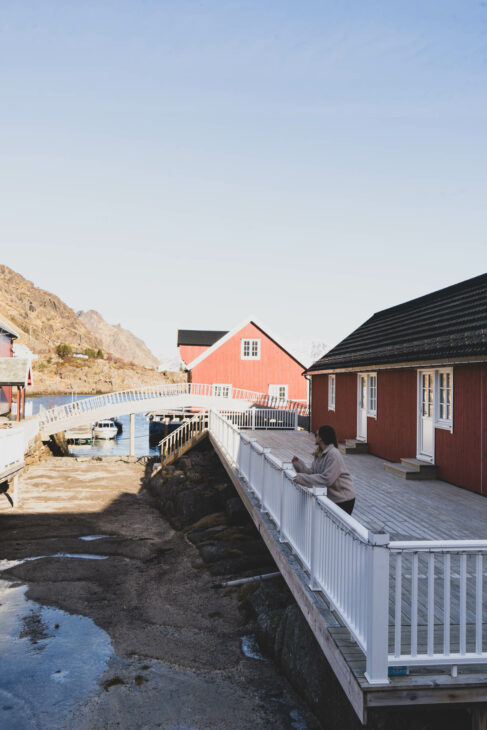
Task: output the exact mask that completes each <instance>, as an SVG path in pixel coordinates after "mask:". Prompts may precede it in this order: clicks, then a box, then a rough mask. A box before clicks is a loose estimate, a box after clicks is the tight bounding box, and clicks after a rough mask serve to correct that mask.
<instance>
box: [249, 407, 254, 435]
mask: <svg viewBox="0 0 487 730" xmlns="http://www.w3.org/2000/svg"><path fill="white" fill-rule="evenodd" d="M250 413H251V416H250V427H251V429H252V431H255V408H252V410H251V412H250Z"/></svg>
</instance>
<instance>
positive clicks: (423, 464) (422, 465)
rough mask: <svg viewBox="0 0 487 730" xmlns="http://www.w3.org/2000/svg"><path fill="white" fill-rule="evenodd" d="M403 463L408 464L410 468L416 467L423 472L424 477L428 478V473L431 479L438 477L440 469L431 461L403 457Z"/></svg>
mask: <svg viewBox="0 0 487 730" xmlns="http://www.w3.org/2000/svg"><path fill="white" fill-rule="evenodd" d="M401 464H404V466H408V467H409V468H410V469H416V471H419V472H421V474H423V475H424V478H426V475H429V478H430V479H436V475H437V472H438V469H437V468H436V465H435V464H432V463H431V462H430V461H423V460H422V459H411V458H408V459H401Z"/></svg>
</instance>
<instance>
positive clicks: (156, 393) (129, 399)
mask: <svg viewBox="0 0 487 730" xmlns="http://www.w3.org/2000/svg"><path fill="white" fill-rule="evenodd" d="M177 395H187V396H191V395H193V396H198V397H200V396H203V397H206V398H208V399H210V398H215V397H217V396H218V397H219V398H220V401H221V394H220V393H218V392H215V389H214V386H213V385H211V384H207V383H168V384H163V385H153V386H147V387H144V388H132V389H129V390H122V391H118V392H115V393H106V394H104V395H95V396H92V397H90V398H84V399H83V400H77V401H74V402H72V403H65V404H64V405H60V406H55V407H54V408H50V409H45V410H43V411H42V413H41V414H40V419H41V427H44V426H46V425H48V424H53V423H57V422H62V421H66V420H69V419H70V418H72V417H74V416H80V415H84V414H86V415H89V414H91V413H94V412H95V411H97V410H99V409H103V408H106V407H107V406H110V405H117V406H118V405H120V404H131V403H134V404H140V403H143V402H147V404H148V407H149V406H150V403H149V401H151V400H154V399H160V398H166V397H171V396H177ZM231 400H242V401H247V402H248V403H249V404H255V405H259V406H264V407H266V408H272V409H275V410H276V411H286V410H288V411H295V412H297V413H299V414H301V415H306V414H307V413H308V407H307V404H306V402H304V401H296V400H283V399H280V398H276V397H274V396H270V395H267V394H265V393H256V392H254V391H251V390H245V389H243V388H233V389H232V393H231V397H230V398H229V401H230V402H231Z"/></svg>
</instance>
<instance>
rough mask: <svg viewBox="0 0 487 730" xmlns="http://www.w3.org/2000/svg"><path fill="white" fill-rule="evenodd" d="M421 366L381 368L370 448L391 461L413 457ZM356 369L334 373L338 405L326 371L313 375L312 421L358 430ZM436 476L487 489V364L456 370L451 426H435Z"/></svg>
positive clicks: (344, 431)
mask: <svg viewBox="0 0 487 730" xmlns="http://www.w3.org/2000/svg"><path fill="white" fill-rule="evenodd" d="M417 372H418V371H417V369H416V368H405V369H397V370H380V371H379V372H378V373H377V418H371V417H369V418H368V419H367V442H368V446H369V452H370V453H371V454H373V455H374V456H379V457H381V458H383V459H387V460H388V461H394V462H398V461H400V459H401V458H404V457H415V456H416V449H417V441H416V438H417V417H418V416H417V377H418V375H417ZM356 414H357V374H356V373H344V374H341V373H338V374H337V375H336V411H335V412H334V411H329V410H328V376H327V375H315V376H313V388H312V420H313V422H312V427H313V430H315V429H316V428H318V427H319V426H320V425H321V424H323V423H329V424H330V425H331V426H333V427H334V428H335V430H336V432H337V436H338V440H339V441H343V440H344V439H346V438H353V437H355V436H356V418H357V415H356ZM435 464H436V466H437V467H438V478H439V479H442V480H443V481H445V482H451V483H452V484H456V485H457V486H459V487H464V488H465V489H469V490H471V491H473V492H479V493H481V494H487V365H483V364H479V365H459V366H455V368H454V370H453V432H451V431H450V430H448V429H442V428H436V429H435Z"/></svg>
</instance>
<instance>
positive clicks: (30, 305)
mask: <svg viewBox="0 0 487 730" xmlns="http://www.w3.org/2000/svg"><path fill="white" fill-rule="evenodd" d="M0 320H3V321H5V323H6V324H10V325H11V326H12V328H13V329H14V330H15V331H16V332H17V333H18V334H19V339H18V341H17V342H18V344H23V345H27V346H28V347H29V348H30V349H31V350H32V352H34V353H36V354H39V355H47V354H49V353H51V354H53V353H55V351H56V348H57V346H58V345H59V344H60V343H66V344H67V345H70V346H71V347H72V348H73V350H74V351H75V352H76V351H80V352H84V350H85V349H86V348H88V347H89V348H91V349H93V350H95V351H96V350H98V349H100V350H102V351H103V352H104V353H105V355H112V356H113V357H115V358H119V359H120V360H123V361H125V362H127V363H135V364H136V365H139V366H141V367H148V368H157V365H158V364H159V361H158V359H157V358H156V357H155V356H154V355H153V354H152V352H151V351H150V350H149V349H148V348H147V347H146V345H145V344H144V343H143V342H142V341H141V340H140V339H139V338H138V337H136V336H135V335H133V334H132V333H131V332H129V331H128V330H125V329H123V328H122V327H120V325H116V326H112V325H109V324H107V322H105V320H104V319H103V317H102V316H101V315H100V314H98V312H94V311H93V310H90V311H88V312H79V313H78V314H76V312H74V311H73V310H72V309H71V307H68V305H67V304H65V303H64V302H63V301H61V299H59V297H57V296H56V295H55V294H51V292H48V291H45V290H44V289H39V288H38V287H36V286H35V285H34V284H33V283H32V282H31V281H28V280H27V279H24V277H23V276H21V275H20V274H18V273H17V272H15V271H13V270H12V269H10V268H9V267H8V266H3V265H0Z"/></svg>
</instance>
